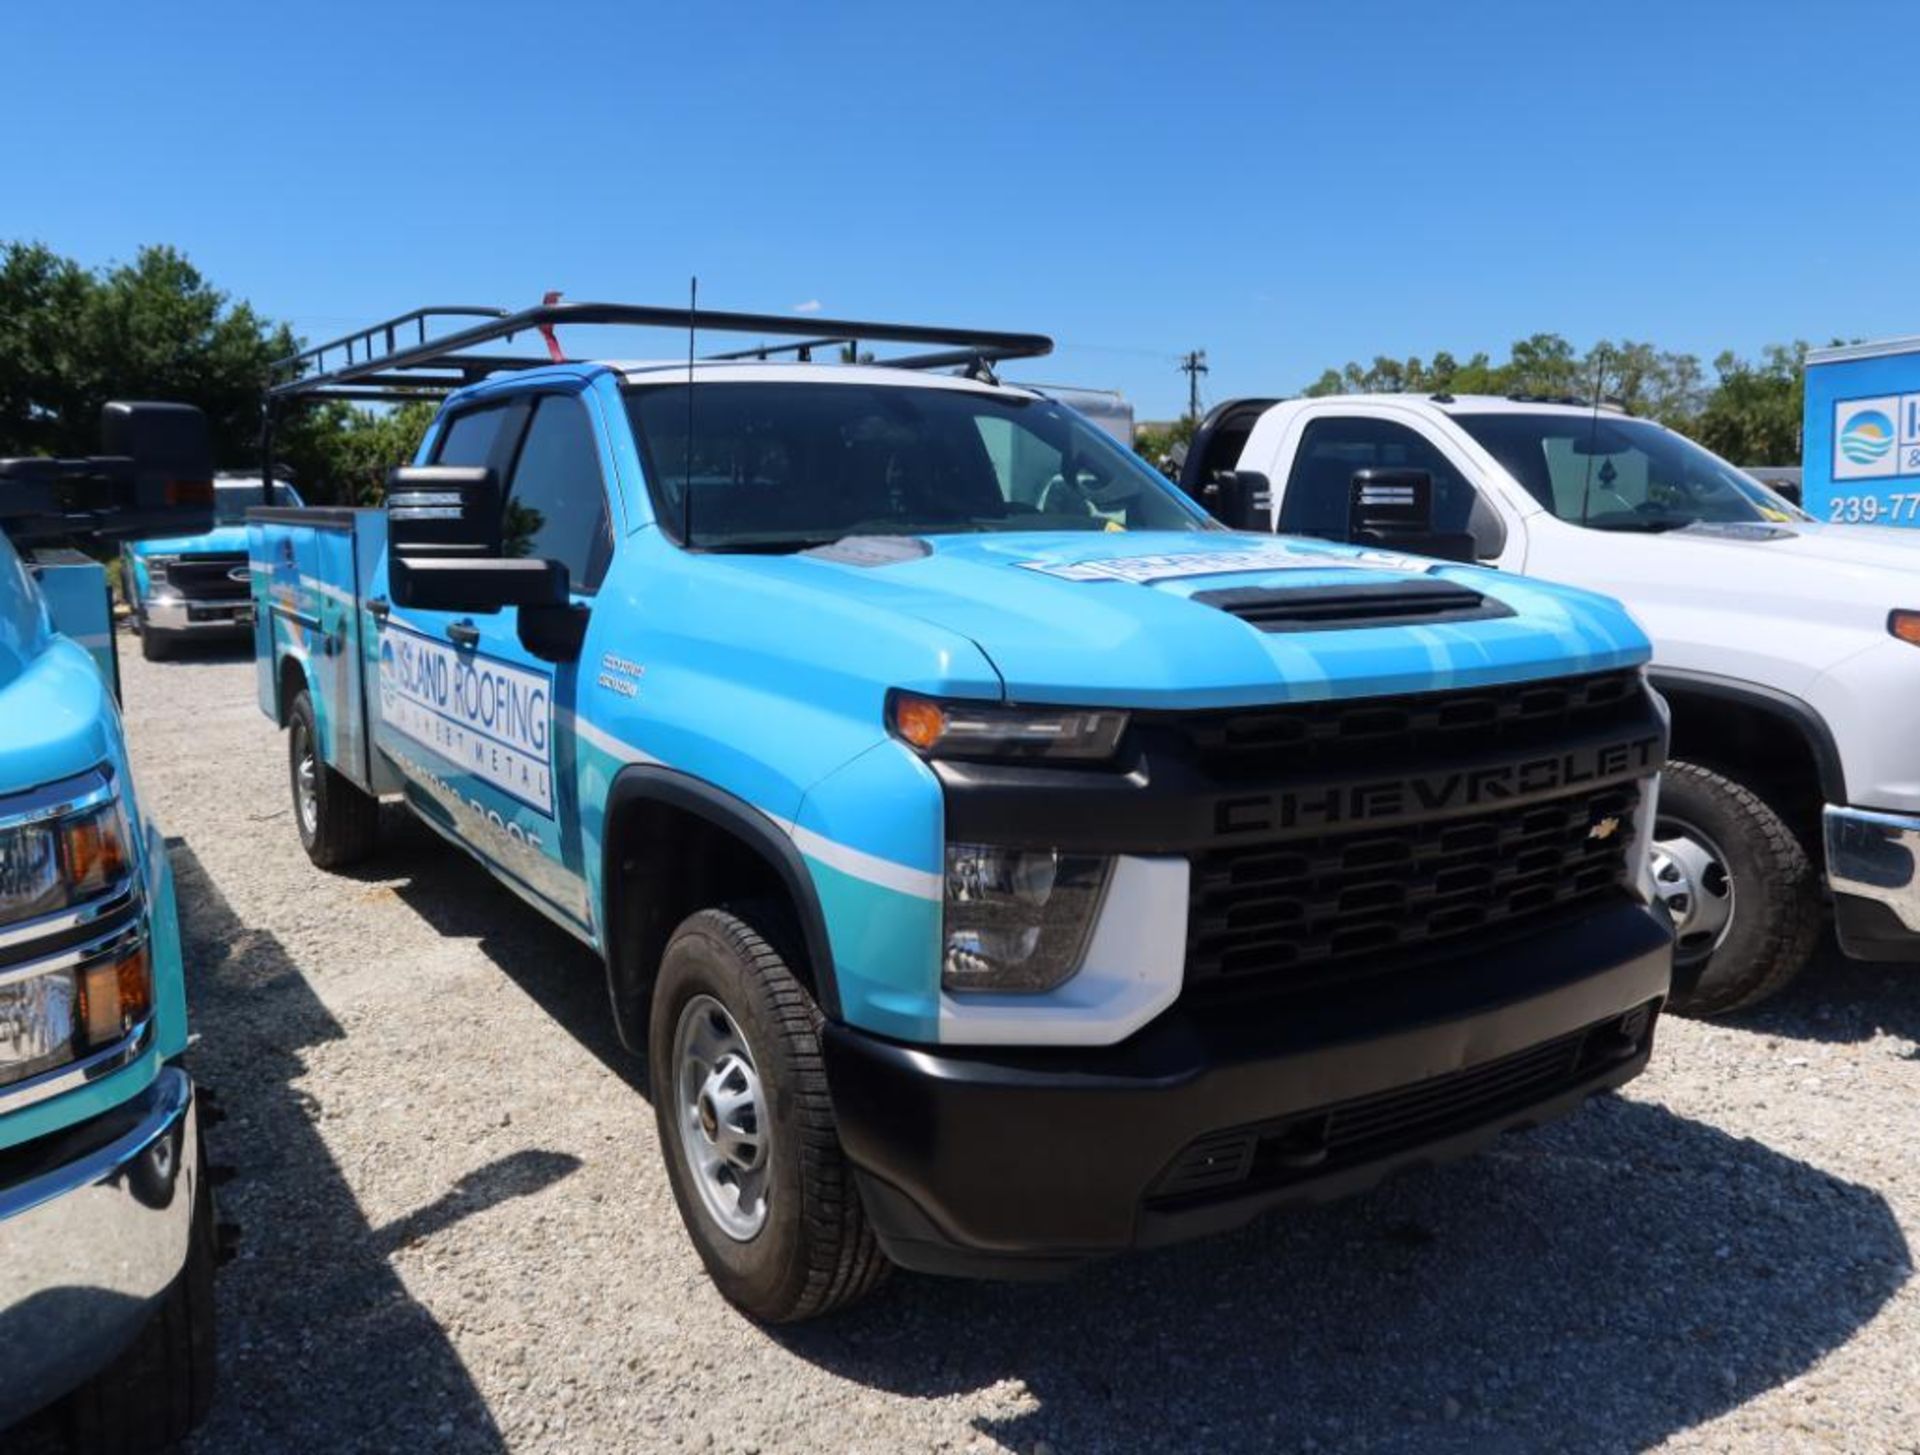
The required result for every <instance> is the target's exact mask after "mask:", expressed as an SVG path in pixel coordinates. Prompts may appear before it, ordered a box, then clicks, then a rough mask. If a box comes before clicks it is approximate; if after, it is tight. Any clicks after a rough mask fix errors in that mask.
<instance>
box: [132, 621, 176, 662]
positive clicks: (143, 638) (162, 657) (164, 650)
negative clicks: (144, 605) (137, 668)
mask: <svg viewBox="0 0 1920 1455" xmlns="http://www.w3.org/2000/svg"><path fill="white" fill-rule="evenodd" d="M173 648H174V641H173V633H172V632H163V631H157V630H155V628H154V626H153V624H152V623H151V622H149V621H148V620H147V619H146V618H145V617H144V616H143V617H141V618H140V655H141V656H142V657H144V658H145V659H146V660H147V661H149V662H164V661H166V660H167V658H169V657H171V656H172V655H173V654H174V652H173Z"/></svg>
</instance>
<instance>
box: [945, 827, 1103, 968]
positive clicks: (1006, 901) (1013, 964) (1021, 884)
mask: <svg viewBox="0 0 1920 1455" xmlns="http://www.w3.org/2000/svg"><path fill="white" fill-rule="evenodd" d="M1111 865H1112V860H1110V859H1107V858H1103V857H1099V856H1096V855H1091V854H1062V853H1057V852H1054V851H1052V850H1047V849H1042V850H1031V849H1002V848H995V847H992V846H990V845H986V844H949V845H947V894H946V942H945V946H944V950H943V952H942V955H941V964H940V982H941V984H942V985H943V986H944V987H945V988H946V989H948V990H998V991H1019V992H1028V993H1031V992H1037V991H1044V990H1052V989H1053V988H1054V987H1055V986H1057V985H1060V984H1061V983H1063V982H1064V981H1066V980H1068V979H1070V978H1071V977H1072V976H1073V974H1074V972H1075V971H1077V970H1078V969H1079V968H1080V961H1081V958H1082V956H1083V955H1084V954H1085V951H1086V947H1087V936H1088V933H1089V931H1090V930H1091V929H1092V928H1093V921H1094V918H1095V916H1096V915H1098V913H1099V910H1100V899H1101V895H1102V894H1103V892H1104V891H1105V889H1106V885H1107V873H1108V870H1109V868H1110V867H1111Z"/></svg>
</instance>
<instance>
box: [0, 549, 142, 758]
mask: <svg viewBox="0 0 1920 1455" xmlns="http://www.w3.org/2000/svg"><path fill="white" fill-rule="evenodd" d="M117 744H118V737H117V734H116V732H115V728H114V712H113V700H112V697H111V696H110V694H109V693H108V691H107V687H106V684H105V682H104V681H102V680H101V677H100V671H99V669H98V668H97V667H95V666H94V663H93V658H92V657H90V656H89V655H88V654H87V652H86V650H85V649H84V648H82V647H80V646H77V645H76V644H75V643H73V642H71V641H68V640H66V639H65V638H64V637H60V636H56V635H54V634H53V633H51V632H49V631H48V630H47V629H46V622H45V617H44V615H43V613H42V612H41V609H40V593H39V590H38V588H36V587H35V585H34V583H33V579H32V577H30V576H29V575H28V574H27V571H26V567H25V566H23V565H22V564H21V561H20V557H19V556H18V555H17V554H16V553H15V551H14V549H13V545H12V543H11V542H9V541H8V540H7V538H6V537H5V536H3V535H0V793H13V792H17V791H19V790H20V789H23V788H31V787H33V786H34V785H36V784H39V783H51V782H54V781H56V780H58V779H61V778H66V777H70V776H71V775H73V774H75V773H79V772H83V771H84V770H86V769H88V768H90V767H92V766H94V765H95V764H97V763H100V762H102V761H104V760H106V759H108V758H110V757H112V756H114V755H115V754H116V753H117V752H118V747H117Z"/></svg>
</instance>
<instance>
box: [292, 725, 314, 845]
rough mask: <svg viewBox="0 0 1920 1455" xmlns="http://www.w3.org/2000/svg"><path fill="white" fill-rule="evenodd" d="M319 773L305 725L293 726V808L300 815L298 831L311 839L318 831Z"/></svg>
mask: <svg viewBox="0 0 1920 1455" xmlns="http://www.w3.org/2000/svg"><path fill="white" fill-rule="evenodd" d="M319 773H320V768H319V765H318V764H317V763H316V762H315V761H314V755H313V739H312V738H311V737H309V736H308V734H307V727H306V724H305V723H295V724H294V725H293V807H294V811H295V812H296V813H298V814H299V815H300V831H301V832H302V833H304V834H305V835H306V836H307V837H308V838H309V839H311V838H312V837H313V836H314V835H315V834H316V833H318V832H319V831H320V789H319V785H318V784H317V783H316V782H315V779H316V778H318V776H319Z"/></svg>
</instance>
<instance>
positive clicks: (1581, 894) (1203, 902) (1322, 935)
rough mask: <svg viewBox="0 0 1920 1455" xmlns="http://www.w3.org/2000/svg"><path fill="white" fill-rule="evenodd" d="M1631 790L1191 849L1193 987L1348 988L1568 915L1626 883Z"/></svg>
mask: <svg viewBox="0 0 1920 1455" xmlns="http://www.w3.org/2000/svg"><path fill="white" fill-rule="evenodd" d="M1638 796H1639V791H1638V787H1637V785H1635V784H1633V783H1625V784H1619V783H1616V784H1614V785H1612V786H1610V787H1606V788H1601V789H1598V790H1594V791H1589V792H1585V793H1574V794H1571V795H1567V796H1564V797H1560V798H1555V799H1551V800H1548V801H1545V802H1533V803H1526V804H1521V805H1518V806H1508V807H1501V808H1496V809H1493V810H1491V811H1485V810H1483V811H1480V812H1474V813H1467V814H1461V815H1457V816H1455V817H1452V818H1444V819H1436V820H1431V821H1429V822H1426V823H1417V824H1406V825H1395V826H1394V827H1391V828H1371V829H1369V828H1360V829H1351V828H1346V829H1340V830H1336V831H1332V832H1327V833H1323V834H1318V835H1313V836H1309V837H1299V838H1288V839H1285V840H1281V841H1278V842H1270V843H1263V844H1252V845H1246V846H1243V847H1236V848H1231V849H1213V850H1208V851H1206V852H1204V853H1200V854H1196V855H1195V856H1194V857H1193V877H1192V891H1191V905H1190V914H1189V917H1188V928H1187V934H1188V947H1187V984H1188V986H1189V987H1191V988H1192V989H1193V990H1195V991H1198V992H1200V993H1207V992H1209V991H1219V990H1222V989H1231V988H1234V987H1240V988H1249V989H1258V990H1260V991H1262V992H1265V991H1270V990H1289V989H1299V988H1304V987H1307V986H1311V985H1317V984H1321V983H1324V982H1325V981H1327V980H1328V979H1330V978H1340V979H1344V980H1351V979H1353V978H1356V977H1357V976H1359V975H1362V974H1366V975H1374V974H1383V973H1386V972H1389V971H1392V970H1395V969H1399V968H1403V967H1405V966H1406V965H1407V964H1408V963H1409V962H1410V961H1412V960H1414V959H1418V958H1430V957H1432V956H1433V955H1436V954H1444V953H1446V952H1447V950H1448V948H1449V942H1456V943H1457V942H1460V941H1463V940H1466V939H1469V938H1472V937H1480V938H1494V937H1498V936H1502V935H1504V934H1505V933H1507V932H1510V931H1513V930H1516V929H1518V928H1520V927H1522V926H1525V925H1528V924H1532V923H1536V922H1538V921H1540V920H1542V919H1544V918H1549V917H1565V916H1568V915H1570V914H1572V913H1575V912H1577V911H1578V910H1580V909H1581V908H1582V907H1584V906H1585V905H1587V904H1589V903H1592V902H1594V901H1596V900H1598V899H1600V898H1603V897H1605V896H1608V895H1610V894H1612V893H1614V892H1616V890H1617V887H1618V886H1619V885H1620V884H1621V883H1622V882H1623V880H1624V878H1625V875H1626V866H1627V856H1628V851H1629V849H1630V847H1631V845H1632V843H1633V839H1634V831H1635V830H1634V809H1635V806H1636V804H1637V802H1638ZM1362 962H1364V963H1362Z"/></svg>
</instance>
